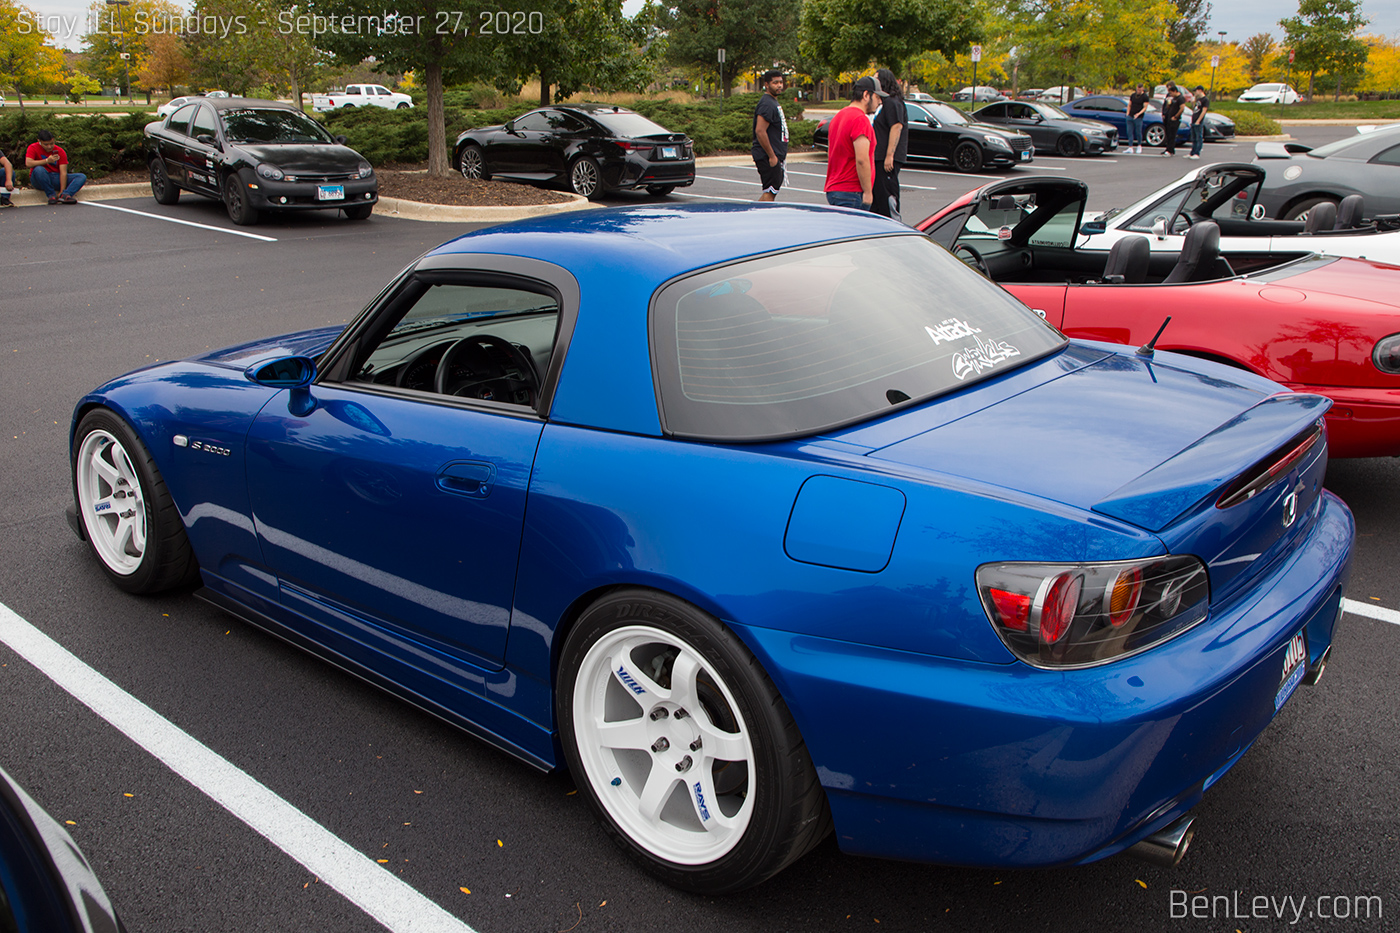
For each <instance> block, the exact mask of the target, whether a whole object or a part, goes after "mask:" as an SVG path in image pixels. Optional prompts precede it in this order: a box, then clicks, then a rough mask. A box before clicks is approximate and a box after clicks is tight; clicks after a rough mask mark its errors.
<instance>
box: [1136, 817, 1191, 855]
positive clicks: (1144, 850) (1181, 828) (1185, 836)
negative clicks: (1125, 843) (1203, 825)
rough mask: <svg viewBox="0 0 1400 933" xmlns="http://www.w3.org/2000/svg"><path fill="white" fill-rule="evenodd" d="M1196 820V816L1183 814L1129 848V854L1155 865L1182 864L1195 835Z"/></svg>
mask: <svg viewBox="0 0 1400 933" xmlns="http://www.w3.org/2000/svg"><path fill="white" fill-rule="evenodd" d="M1194 822H1196V818H1195V817H1194V816H1190V815H1188V816H1183V817H1182V818H1181V819H1179V820H1177V821H1176V822H1175V823H1172V824H1171V825H1170V826H1167V827H1165V828H1164V829H1159V830H1157V831H1156V832H1155V833H1153V834H1152V835H1150V836H1148V837H1147V838H1146V839H1144V840H1142V841H1141V842H1139V843H1138V844H1136V845H1134V846H1132V847H1130V848H1129V849H1128V854H1129V855H1131V856H1134V857H1136V858H1140V859H1142V860H1143V861H1144V862H1151V863H1152V864H1153V865H1161V866H1163V867H1164V868H1175V867H1176V866H1177V865H1179V864H1181V860H1182V859H1183V858H1184V857H1185V856H1186V850H1187V849H1188V848H1189V847H1190V846H1191V837H1192V836H1194V835H1195V832H1196V831H1195V829H1193V828H1192V825H1191V824H1192V823H1194Z"/></svg>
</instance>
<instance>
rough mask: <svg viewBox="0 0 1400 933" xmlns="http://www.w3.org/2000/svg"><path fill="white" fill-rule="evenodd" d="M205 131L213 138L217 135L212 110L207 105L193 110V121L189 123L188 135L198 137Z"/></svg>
mask: <svg viewBox="0 0 1400 933" xmlns="http://www.w3.org/2000/svg"><path fill="white" fill-rule="evenodd" d="M206 133H207V134H209V135H210V136H213V137H215V138H217V137H218V135H219V131H218V130H217V129H215V123H214V112H213V111H212V110H210V109H209V108H208V107H200V108H199V109H198V110H196V111H195V115H194V122H193V123H191V124H190V135H191V136H195V137H199V136H202V135H204V134H206Z"/></svg>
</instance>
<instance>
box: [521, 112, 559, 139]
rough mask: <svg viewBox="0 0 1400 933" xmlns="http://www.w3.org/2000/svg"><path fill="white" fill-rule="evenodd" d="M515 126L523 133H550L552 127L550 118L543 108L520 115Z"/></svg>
mask: <svg viewBox="0 0 1400 933" xmlns="http://www.w3.org/2000/svg"><path fill="white" fill-rule="evenodd" d="M515 128H516V130H518V131H520V132H522V133H525V132H535V133H548V132H549V131H550V129H551V127H550V124H549V118H548V117H546V116H545V113H544V111H542V110H536V111H535V112H534V113H527V114H525V116H523V117H520V118H519V119H518V120H516V121H515Z"/></svg>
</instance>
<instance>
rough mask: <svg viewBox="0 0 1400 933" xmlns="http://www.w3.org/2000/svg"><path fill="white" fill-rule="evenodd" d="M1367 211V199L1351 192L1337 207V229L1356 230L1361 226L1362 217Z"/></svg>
mask: <svg viewBox="0 0 1400 933" xmlns="http://www.w3.org/2000/svg"><path fill="white" fill-rule="evenodd" d="M1365 213H1366V199H1365V198H1363V197H1361V195H1359V194H1349V195H1347V196H1346V197H1344V198H1342V203H1341V204H1340V205H1339V206H1338V207H1337V226H1336V227H1334V228H1333V229H1335V230H1356V229H1358V228H1359V227H1360V226H1361V218H1362V216H1363V215H1364V214H1365Z"/></svg>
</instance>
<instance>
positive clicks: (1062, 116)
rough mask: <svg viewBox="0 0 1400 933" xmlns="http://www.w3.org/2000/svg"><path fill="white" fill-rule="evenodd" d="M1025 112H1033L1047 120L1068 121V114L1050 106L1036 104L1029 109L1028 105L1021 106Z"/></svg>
mask: <svg viewBox="0 0 1400 933" xmlns="http://www.w3.org/2000/svg"><path fill="white" fill-rule="evenodd" d="M1023 106H1025V108H1026V109H1027V110H1034V111H1036V112H1037V113H1039V114H1040V115H1041V116H1042V117H1044V118H1045V119H1047V120H1068V119H1069V114H1067V113H1065V112H1064V111H1063V110H1061V109H1060V108H1059V107H1056V106H1053V105H1052V104H1036V105H1035V106H1034V107H1031V106H1030V105H1029V104H1026V105H1023Z"/></svg>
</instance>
